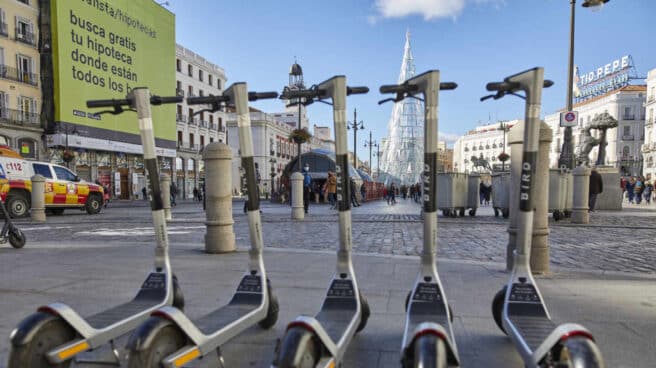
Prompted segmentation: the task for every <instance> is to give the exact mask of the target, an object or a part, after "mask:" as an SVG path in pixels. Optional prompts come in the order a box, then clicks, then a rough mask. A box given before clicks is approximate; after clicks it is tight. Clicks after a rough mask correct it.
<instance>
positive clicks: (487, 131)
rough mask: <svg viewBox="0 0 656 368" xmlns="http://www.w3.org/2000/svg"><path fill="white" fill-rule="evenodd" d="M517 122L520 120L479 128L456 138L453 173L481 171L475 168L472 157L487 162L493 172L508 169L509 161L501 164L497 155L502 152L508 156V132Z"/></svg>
mask: <svg viewBox="0 0 656 368" xmlns="http://www.w3.org/2000/svg"><path fill="white" fill-rule="evenodd" d="M519 122H520V120H510V121H499V122H496V123H493V124H487V125H483V126H479V127H476V129H473V130H470V131H469V132H467V134H465V135H464V136H462V137H460V138H458V140H456V143H455V144H454V145H453V171H456V172H472V171H481V170H483V168H481V167H475V162H474V160H472V158H473V157H476V158H477V159H481V158H483V159H485V160H487V162H488V163H489V165H490V167H491V168H492V169H494V170H501V169H503V168H505V169H506V170H507V169H509V168H510V159H508V160H507V161H506V162H505V164H502V162H501V161H500V160H499V155H500V154H501V153H502V152H505V153H506V154H508V155H510V145H509V144H508V130H509V129H510V128H512V127H513V126H514V125H515V124H517V123H519ZM504 145H505V148H504Z"/></svg>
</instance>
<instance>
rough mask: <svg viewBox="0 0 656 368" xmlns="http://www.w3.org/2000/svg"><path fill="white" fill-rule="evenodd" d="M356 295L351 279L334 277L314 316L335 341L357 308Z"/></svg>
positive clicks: (340, 335)
mask: <svg viewBox="0 0 656 368" xmlns="http://www.w3.org/2000/svg"><path fill="white" fill-rule="evenodd" d="M357 297H358V296H357V295H356V293H355V288H354V287H353V282H352V281H351V280H339V279H335V280H333V282H332V284H331V285H330V288H329V289H328V293H327V295H326V299H325V300H324V302H323V305H322V306H321V310H320V311H319V313H318V314H317V315H316V316H315V318H316V320H317V321H319V323H321V326H322V327H323V328H324V330H325V331H326V333H327V334H328V336H330V338H331V339H332V340H333V341H334V342H335V343H337V342H338V341H339V340H340V339H341V338H342V336H343V335H344V333H345V332H346V330H347V329H348V326H349V324H350V323H351V321H352V320H353V317H354V316H355V313H356V312H357V310H358V304H357V303H358V301H357V300H356V299H355V298H357Z"/></svg>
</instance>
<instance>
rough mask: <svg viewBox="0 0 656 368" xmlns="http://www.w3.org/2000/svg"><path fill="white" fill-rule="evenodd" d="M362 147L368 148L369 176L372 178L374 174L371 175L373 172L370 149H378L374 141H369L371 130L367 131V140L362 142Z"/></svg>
mask: <svg viewBox="0 0 656 368" xmlns="http://www.w3.org/2000/svg"><path fill="white" fill-rule="evenodd" d="M364 147H365V148H367V147H369V174H370V175H371V176H372V177H373V176H374V173H373V171H374V170H373V168H372V165H373V163H372V161H371V149H372V148H374V147H376V148H378V143H376V141H374V140H372V139H371V130H370V131H369V140H368V141H364Z"/></svg>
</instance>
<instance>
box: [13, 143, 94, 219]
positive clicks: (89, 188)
mask: <svg viewBox="0 0 656 368" xmlns="http://www.w3.org/2000/svg"><path fill="white" fill-rule="evenodd" d="M0 168H1V169H0V171H3V172H4V173H5V175H6V178H7V179H8V180H7V181H2V182H0V199H2V201H4V202H5V205H6V206H7V211H8V212H9V214H10V216H11V217H24V216H27V215H28V214H29V210H30V207H31V203H30V202H31V197H32V180H31V178H32V176H34V175H35V174H41V175H43V177H45V179H46V182H45V206H46V210H48V211H49V212H51V213H53V214H55V215H60V214H62V213H63V212H64V210H65V209H67V208H78V209H81V210H86V211H87V213H89V214H92V215H93V214H96V213H98V212H100V210H101V208H102V205H103V188H102V187H101V186H100V185H96V184H93V183H89V182H86V181H84V180H81V179H80V178H79V177H78V176H77V175H75V173H73V172H72V171H70V170H69V169H67V168H66V167H64V166H60V165H55V164H51V163H48V162H39V161H28V160H24V159H23V158H22V157H21V156H20V155H19V154H18V153H17V152H15V151H13V150H11V149H10V148H9V147H6V146H4V147H3V146H0Z"/></svg>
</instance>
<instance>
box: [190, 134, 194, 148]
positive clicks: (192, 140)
mask: <svg viewBox="0 0 656 368" xmlns="http://www.w3.org/2000/svg"><path fill="white" fill-rule="evenodd" d="M193 145H194V133H189V146H190V147H191V146H193Z"/></svg>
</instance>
